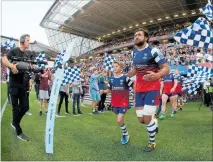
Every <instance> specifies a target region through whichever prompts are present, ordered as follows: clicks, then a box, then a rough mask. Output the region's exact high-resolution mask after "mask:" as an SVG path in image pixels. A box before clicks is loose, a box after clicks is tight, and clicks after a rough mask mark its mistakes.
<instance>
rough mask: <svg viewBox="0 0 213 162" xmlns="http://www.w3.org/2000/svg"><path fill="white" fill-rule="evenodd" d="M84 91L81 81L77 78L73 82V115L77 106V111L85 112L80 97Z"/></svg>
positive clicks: (79, 112)
mask: <svg viewBox="0 0 213 162" xmlns="http://www.w3.org/2000/svg"><path fill="white" fill-rule="evenodd" d="M81 93H82V86H81V81H80V80H77V79H75V80H74V82H73V83H72V97H73V115H77V114H76V106H77V113H78V114H83V113H82V112H81V109H80V97H81Z"/></svg>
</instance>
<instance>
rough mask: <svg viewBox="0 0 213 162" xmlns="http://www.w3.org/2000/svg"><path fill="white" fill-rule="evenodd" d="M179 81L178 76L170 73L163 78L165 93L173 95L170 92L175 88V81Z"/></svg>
mask: <svg viewBox="0 0 213 162" xmlns="http://www.w3.org/2000/svg"><path fill="white" fill-rule="evenodd" d="M175 80H177V77H176V75H174V74H173V73H169V74H168V75H166V76H165V77H163V79H162V81H163V82H164V88H163V93H165V94H171V92H170V90H171V89H172V88H173V87H174V81H175Z"/></svg>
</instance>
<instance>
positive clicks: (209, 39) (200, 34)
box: [174, 17, 213, 49]
mask: <svg viewBox="0 0 213 162" xmlns="http://www.w3.org/2000/svg"><path fill="white" fill-rule="evenodd" d="M174 39H175V40H176V41H177V42H180V43H182V44H187V45H190V46H194V47H201V48H206V49H213V33H212V31H211V28H210V25H209V22H208V21H207V20H206V19H205V18H202V17H200V18H198V19H197V20H196V21H195V22H194V23H193V24H192V25H191V26H189V27H187V28H184V29H183V30H181V31H179V32H177V33H176V34H175V36H174Z"/></svg>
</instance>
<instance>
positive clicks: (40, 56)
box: [35, 52, 47, 68]
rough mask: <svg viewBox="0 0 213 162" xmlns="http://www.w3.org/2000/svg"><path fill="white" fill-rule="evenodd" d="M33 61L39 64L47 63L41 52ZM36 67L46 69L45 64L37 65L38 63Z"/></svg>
mask: <svg viewBox="0 0 213 162" xmlns="http://www.w3.org/2000/svg"><path fill="white" fill-rule="evenodd" d="M35 60H36V61H38V62H41V61H46V62H47V57H46V55H45V53H43V52H41V53H40V54H39V55H38V56H37V57H36V58H35ZM37 66H38V67H39V68H46V67H47V65H45V64H39V63H38V64H37Z"/></svg>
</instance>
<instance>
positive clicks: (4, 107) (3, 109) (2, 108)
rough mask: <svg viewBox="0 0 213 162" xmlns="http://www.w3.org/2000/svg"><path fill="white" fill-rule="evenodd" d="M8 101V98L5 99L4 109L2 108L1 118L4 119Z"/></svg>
mask: <svg viewBox="0 0 213 162" xmlns="http://www.w3.org/2000/svg"><path fill="white" fill-rule="evenodd" d="M7 102H8V99H7V100H6V101H5V103H4V106H3V108H2V110H1V120H2V117H3V114H4V111H5V108H6V106H7Z"/></svg>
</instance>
